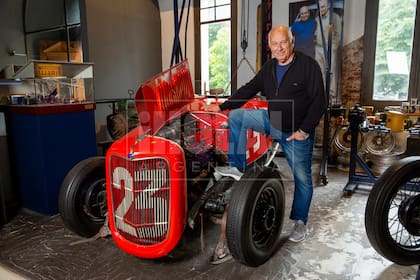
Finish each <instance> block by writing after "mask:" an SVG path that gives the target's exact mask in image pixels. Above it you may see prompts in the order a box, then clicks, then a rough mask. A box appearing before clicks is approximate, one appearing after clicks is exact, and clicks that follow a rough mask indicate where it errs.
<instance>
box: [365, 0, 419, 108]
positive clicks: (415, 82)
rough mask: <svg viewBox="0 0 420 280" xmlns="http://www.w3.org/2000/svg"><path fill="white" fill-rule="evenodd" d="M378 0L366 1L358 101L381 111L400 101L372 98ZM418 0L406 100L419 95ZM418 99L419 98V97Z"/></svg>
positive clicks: (398, 103) (396, 104)
mask: <svg viewBox="0 0 420 280" xmlns="http://www.w3.org/2000/svg"><path fill="white" fill-rule="evenodd" d="M379 1H380V0H369V1H366V10H365V31H364V36H363V41H364V43H363V44H364V47H363V49H364V50H363V61H364V63H363V67H362V81H361V82H362V87H361V92H360V95H361V96H360V101H361V104H363V105H371V106H374V107H375V109H376V110H377V111H382V110H384V108H385V107H386V106H400V105H401V101H388V100H387V101H378V100H373V82H374V75H375V54H376V36H377V28H378V14H379ZM419 11H420V0H417V2H416V16H415V23H414V35H413V49H412V54H411V55H412V59H411V70H410V77H409V86H408V100H407V101H410V98H419V97H420V92H419V90H420V61H419V59H420V54H419V52H420V38H419V36H420V35H419V34H420V14H419ZM419 99H420V98H419Z"/></svg>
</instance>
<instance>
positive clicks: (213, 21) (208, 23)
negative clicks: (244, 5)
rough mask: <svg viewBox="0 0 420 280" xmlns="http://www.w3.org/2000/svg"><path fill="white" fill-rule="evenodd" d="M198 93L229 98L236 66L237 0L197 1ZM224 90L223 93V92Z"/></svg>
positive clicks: (233, 83) (234, 85)
mask: <svg viewBox="0 0 420 280" xmlns="http://www.w3.org/2000/svg"><path fill="white" fill-rule="evenodd" d="M195 7H196V9H195V10H196V13H195V22H198V23H199V24H196V26H195V33H196V34H199V36H197V37H196V39H195V49H196V57H195V70H196V76H195V80H196V84H195V88H196V92H198V93H199V94H200V95H210V94H211V92H210V89H215V90H217V91H218V92H219V94H221V95H230V94H231V92H232V89H234V88H236V81H232V73H233V71H234V70H233V69H234V65H236V34H237V33H236V18H237V17H236V0H195ZM221 90H223V93H220V91H221Z"/></svg>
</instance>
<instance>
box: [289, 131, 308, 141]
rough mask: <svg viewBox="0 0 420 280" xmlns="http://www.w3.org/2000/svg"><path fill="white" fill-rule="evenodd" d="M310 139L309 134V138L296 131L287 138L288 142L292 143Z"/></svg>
mask: <svg viewBox="0 0 420 280" xmlns="http://www.w3.org/2000/svg"><path fill="white" fill-rule="evenodd" d="M308 137H309V134H308V136H305V135H303V134H302V133H301V132H300V131H299V130H296V131H295V132H293V134H292V135H290V136H289V137H287V138H286V141H292V140H298V141H303V140H306V139H308Z"/></svg>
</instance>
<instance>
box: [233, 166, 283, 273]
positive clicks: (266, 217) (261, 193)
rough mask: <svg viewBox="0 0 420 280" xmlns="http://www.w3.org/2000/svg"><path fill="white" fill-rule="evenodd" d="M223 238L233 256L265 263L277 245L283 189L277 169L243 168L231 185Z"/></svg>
mask: <svg viewBox="0 0 420 280" xmlns="http://www.w3.org/2000/svg"><path fill="white" fill-rule="evenodd" d="M233 188H234V190H233V193H232V197H231V200H230V203H229V206H228V217H227V225H226V238H227V243H228V247H229V250H230V251H231V253H232V255H233V257H234V258H235V259H236V260H238V261H240V262H241V263H243V264H245V265H248V266H253V267H256V266H259V265H261V264H263V263H265V262H266V261H267V260H268V259H269V258H270V257H271V256H272V255H273V254H274V253H275V252H276V250H277V249H278V244H279V240H280V234H281V229H282V227H283V219H284V211H285V193H284V187H283V183H282V181H281V176H280V173H279V172H278V170H275V169H273V168H264V169H263V170H262V171H254V172H247V173H245V174H244V176H243V177H242V178H241V180H240V181H237V182H235V183H234V185H233Z"/></svg>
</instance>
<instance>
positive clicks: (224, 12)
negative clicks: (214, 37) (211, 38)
mask: <svg viewBox="0 0 420 280" xmlns="http://www.w3.org/2000/svg"><path fill="white" fill-rule="evenodd" d="M228 18H230V5H225V6H220V7H216V20H221V19H228Z"/></svg>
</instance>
